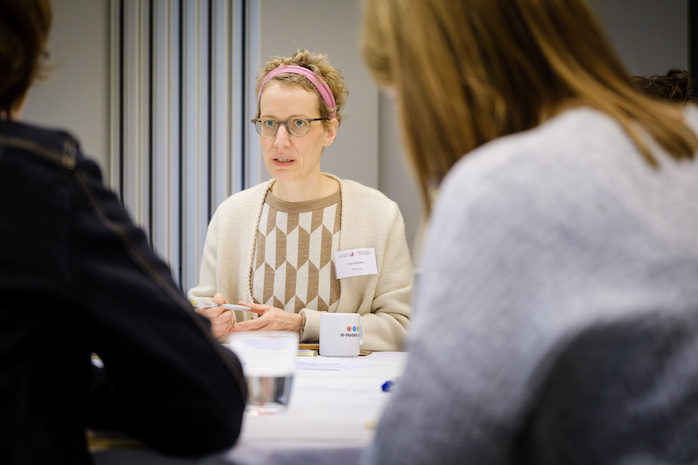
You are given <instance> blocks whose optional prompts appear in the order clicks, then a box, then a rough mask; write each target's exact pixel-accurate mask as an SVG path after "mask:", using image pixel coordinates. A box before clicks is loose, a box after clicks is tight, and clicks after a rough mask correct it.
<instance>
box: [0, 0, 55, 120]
mask: <svg viewBox="0 0 698 465" xmlns="http://www.w3.org/2000/svg"><path fill="white" fill-rule="evenodd" d="M51 16H52V13H51V3H50V0H0V113H4V114H5V116H6V117H7V118H9V117H10V115H11V113H12V111H13V110H15V109H16V108H17V107H19V105H20V104H21V103H22V101H23V100H24V96H25V95H26V93H27V90H29V87H30V86H31V84H32V82H34V80H35V79H36V78H37V77H40V76H42V71H43V64H44V58H45V57H46V56H47V53H46V42H47V39H48V35H49V31H50V29H51Z"/></svg>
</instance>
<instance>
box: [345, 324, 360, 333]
mask: <svg viewBox="0 0 698 465" xmlns="http://www.w3.org/2000/svg"><path fill="white" fill-rule="evenodd" d="M356 331H359V326H358V325H357V326H347V332H356Z"/></svg>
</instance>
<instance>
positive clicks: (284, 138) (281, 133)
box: [274, 124, 291, 147]
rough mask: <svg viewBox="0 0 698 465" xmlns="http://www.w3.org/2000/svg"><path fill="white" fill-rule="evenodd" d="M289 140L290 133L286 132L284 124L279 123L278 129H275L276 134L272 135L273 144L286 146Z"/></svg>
mask: <svg viewBox="0 0 698 465" xmlns="http://www.w3.org/2000/svg"><path fill="white" fill-rule="evenodd" d="M290 142H291V135H290V134H289V133H288V130H287V129H286V126H285V125H283V124H280V125H279V129H277V130H276V135H275V136H274V145H277V146H281V147H287V146H288V145H289V144H290Z"/></svg>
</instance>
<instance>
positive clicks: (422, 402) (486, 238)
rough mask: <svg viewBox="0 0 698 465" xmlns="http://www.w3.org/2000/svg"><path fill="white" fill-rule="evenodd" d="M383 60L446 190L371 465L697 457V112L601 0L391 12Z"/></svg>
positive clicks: (418, 0) (376, 4)
mask: <svg viewBox="0 0 698 465" xmlns="http://www.w3.org/2000/svg"><path fill="white" fill-rule="evenodd" d="M362 51H363V55H364V57H365V62H366V64H367V65H368V67H369V69H370V70H371V72H372V74H373V76H374V77H375V80H376V81H377V82H378V83H379V85H381V86H383V87H385V88H387V89H390V90H391V93H392V94H393V95H394V100H395V103H396V105H397V107H398V109H399V114H400V120H401V125H402V133H403V136H404V139H405V142H406V146H407V149H408V154H409V158H410V160H411V162H412V165H413V167H414V169H415V171H416V173H417V176H418V177H419V179H420V182H421V188H422V191H423V193H424V197H425V200H428V193H429V192H430V189H431V188H432V186H439V187H438V194H437V196H436V200H435V202H434V204H433V205H431V206H430V210H431V216H430V224H429V227H428V231H427V233H426V244H425V245H424V249H423V253H422V256H421V258H420V264H421V266H420V269H421V275H420V280H419V283H418V287H417V289H415V297H414V308H415V309H416V310H415V315H414V319H413V326H412V329H411V332H410V337H409V338H408V350H409V352H410V353H409V358H408V362H407V365H406V369H405V373H404V374H403V375H402V376H401V377H400V380H399V384H398V385H397V388H396V391H395V392H394V393H393V394H392V397H391V399H390V401H389V403H388V406H387V408H386V410H385V412H384V416H383V417H382V419H381V421H380V424H379V427H378V431H377V435H376V437H375V442H374V444H373V446H372V447H371V448H370V450H369V451H368V452H367V454H366V456H365V457H364V461H363V463H365V464H381V465H384V464H401V465H406V464H435V463H438V464H441V465H443V464H463V463H472V464H478V465H485V464H524V463H525V464H530V463H536V464H569V463H580V464H595V465H600V464H620V463H663V464H675V463H698V441H696V439H695V438H696V436H697V435H698V337H697V336H698V318H696V315H698V284H697V283H698V163H697V162H696V159H695V152H696V149H697V148H698V138H697V137H696V133H695V130H696V127H697V126H698V113H697V112H696V109H695V107H694V106H692V105H688V106H684V105H677V104H671V103H666V102H660V101H656V100H655V99H652V98H651V97H649V96H646V95H643V94H642V93H641V92H640V91H639V90H637V88H636V87H635V86H634V84H633V81H632V78H631V77H630V75H629V74H628V73H627V72H626V70H625V69H624V67H623V65H622V64H621V62H620V60H619V59H618V58H617V56H616V54H615V53H614V51H613V50H612V48H611V46H610V45H609V43H608V42H607V40H606V38H605V36H604V33H603V32H602V30H601V29H600V27H599V25H598V23H597V20H596V19H595V18H594V16H593V14H592V13H591V11H590V9H589V7H588V6H587V5H586V4H585V2H584V1H583V0H564V1H562V0H432V1H428V2H425V1H423V0H370V1H366V2H365V14H364V31H363V38H362ZM417 419H418V421H416V420H417Z"/></svg>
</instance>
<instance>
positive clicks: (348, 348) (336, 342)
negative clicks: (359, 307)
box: [320, 313, 364, 357]
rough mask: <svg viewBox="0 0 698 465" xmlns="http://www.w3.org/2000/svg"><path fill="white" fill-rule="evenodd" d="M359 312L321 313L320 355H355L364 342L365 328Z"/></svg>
mask: <svg viewBox="0 0 698 465" xmlns="http://www.w3.org/2000/svg"><path fill="white" fill-rule="evenodd" d="M360 323H361V317H360V316H359V314H358V313H323V314H321V315H320V355H324V356H326V357H355V356H357V355H359V352H360V351H361V344H362V343H363V342H364V328H363V326H361V324H360Z"/></svg>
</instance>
